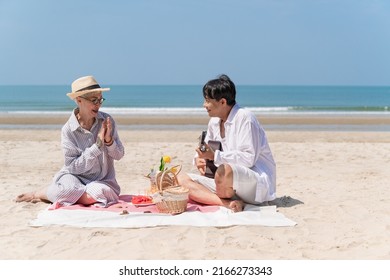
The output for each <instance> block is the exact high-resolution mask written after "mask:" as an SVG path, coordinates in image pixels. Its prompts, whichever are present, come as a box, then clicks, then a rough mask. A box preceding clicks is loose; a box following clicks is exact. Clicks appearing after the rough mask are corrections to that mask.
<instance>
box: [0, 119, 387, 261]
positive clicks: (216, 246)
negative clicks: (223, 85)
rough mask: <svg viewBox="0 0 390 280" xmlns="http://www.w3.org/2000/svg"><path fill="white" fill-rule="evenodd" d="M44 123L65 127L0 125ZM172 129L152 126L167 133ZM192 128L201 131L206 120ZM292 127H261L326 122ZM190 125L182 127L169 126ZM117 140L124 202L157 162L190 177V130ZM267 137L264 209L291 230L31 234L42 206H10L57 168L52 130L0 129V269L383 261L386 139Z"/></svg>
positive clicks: (339, 134)
mask: <svg viewBox="0 0 390 280" xmlns="http://www.w3.org/2000/svg"><path fill="white" fill-rule="evenodd" d="M114 117H115V116H114ZM48 119H51V120H52V122H53V124H58V123H62V122H63V121H64V120H66V119H67V117H65V118H63V117H59V118H57V119H55V118H54V119H53V118H45V119H43V120H42V119H41V118H36V117H35V118H25V117H23V116H22V117H20V118H10V117H4V116H2V118H0V123H1V124H17V123H19V124H38V125H39V124H40V123H41V124H42V123H48V122H47V121H48ZM115 119H117V121H118V123H119V124H123V125H125V124H129V123H130V124H134V123H136V122H139V123H145V122H147V121H146V120H145V119H142V118H135V119H132V121H127V122H126V121H125V118H123V119H122V120H121V118H119V117H118V118H115ZM174 119H175V118H164V121H162V120H161V118H156V119H150V122H151V123H153V124H159V123H160V124H161V123H168V124H172V123H174V122H175V121H172V120H174ZM275 119H277V121H275ZM54 120H55V121H54ZM191 120H192V121H191V122H194V123H195V124H204V123H205V120H206V119H204V118H199V119H196V120H194V119H191ZM300 120H301V121H299V120H295V122H294V120H292V119H291V118H288V117H283V116H279V117H278V118H276V117H269V118H267V119H266V120H265V121H264V123H266V124H289V123H290V122H291V123H298V124H299V123H300V122H302V123H305V124H313V125H318V124H319V123H320V124H321V122H323V120H324V119H321V118H318V119H317V118H314V117H312V118H310V117H305V118H303V117H302V118H301V119H300ZM327 120H328V122H331V121H333V123H334V124H342V123H345V122H346V123H348V124H368V125H373V126H375V125H381V124H389V123H390V121H389V119H388V118H387V117H382V118H367V117H364V116H356V117H350V119H349V120H348V119H345V118H340V117H338V118H337V117H329V118H328V119H327ZM330 120H331V121H330ZM189 121H190V119H183V118H182V119H181V120H180V121H176V122H177V123H174V124H181V123H188V122H189ZM272 121H273V122H272ZM49 123H50V122H49ZM327 124H329V123H327ZM119 133H120V138H121V140H122V142H123V144H124V146H125V151H126V155H125V157H124V158H123V159H122V160H121V161H118V162H117V163H116V171H117V179H118V182H119V183H120V185H121V186H122V193H123V194H131V193H137V192H139V191H140V190H142V189H145V188H147V186H148V181H147V180H146V179H145V178H144V175H145V173H146V172H147V170H149V168H150V166H151V165H153V164H154V163H155V162H156V161H158V160H159V157H160V156H161V155H162V154H168V155H171V156H173V157H175V158H174V161H175V162H176V163H178V164H182V166H183V171H191V170H192V166H191V159H192V156H193V154H194V148H195V145H196V143H197V137H198V135H199V131H198V130H194V129H183V130H180V129H178V130H174V131H173V130H165V129H153V130H147V129H143V130H134V129H124V130H121V131H120V132H119ZM267 134H268V139H269V143H270V146H271V149H272V151H273V154H274V157H275V160H276V163H277V174H278V176H277V197H278V198H277V199H276V200H275V201H274V202H272V203H273V204H276V205H277V209H278V211H279V212H281V213H283V214H284V215H285V216H286V217H288V218H290V219H292V220H294V221H296V222H297V225H296V226H294V227H261V226H232V227H227V228H218V227H207V228H198V227H188V226H166V227H154V228H141V229H106V228H73V227H66V226H50V227H38V228H33V227H30V226H29V221H30V220H32V219H34V218H36V217H37V214H38V212H39V211H41V210H43V209H45V208H46V207H47V204H44V203H38V204H31V203H15V202H14V201H13V199H14V198H15V197H16V196H17V195H18V194H20V193H22V192H27V191H32V190H36V189H38V188H41V187H43V186H46V185H47V184H48V183H49V182H50V181H51V179H52V176H53V175H54V174H55V173H56V172H57V171H58V170H59V169H60V168H61V167H62V164H63V156H62V151H61V149H60V130H59V129H48V128H45V127H42V128H41V129H29V128H28V127H27V128H24V129H12V128H7V129H4V128H3V129H1V130H0V135H1V137H0V153H1V162H0V168H1V175H0V182H1V188H0V200H1V203H0V216H1V219H0V236H1V239H0V259H3V260H46V259H52V260H124V259H138V260H142V259H145V260H150V259H183V260H188V259H201V260H204V259H207V260H213V259H220V260H223V259H241V260H244V259H248V260H259V259H269V260H289V259H297V260H307V259H309V260H324V259H325V260H329V259H335V260H345V259H348V260H357V259H363V260H377V259H390V235H389V232H390V188H389V182H390V175H389V170H390V159H389V156H388V155H389V154H390V132H385V131H342V130H337V131H322V130H321V129H318V130H315V131H313V130H270V131H267Z"/></svg>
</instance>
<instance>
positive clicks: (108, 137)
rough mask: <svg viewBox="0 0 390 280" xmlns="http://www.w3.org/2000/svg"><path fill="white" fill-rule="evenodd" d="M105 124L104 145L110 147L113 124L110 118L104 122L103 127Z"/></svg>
mask: <svg viewBox="0 0 390 280" xmlns="http://www.w3.org/2000/svg"><path fill="white" fill-rule="evenodd" d="M104 123H105V126H106V129H105V133H104V143H105V144H106V145H108V146H110V145H111V144H112V122H111V119H110V117H108V118H107V119H105V120H104V122H103V125H104Z"/></svg>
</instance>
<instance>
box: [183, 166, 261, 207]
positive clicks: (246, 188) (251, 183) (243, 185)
mask: <svg viewBox="0 0 390 280" xmlns="http://www.w3.org/2000/svg"><path fill="white" fill-rule="evenodd" d="M230 167H231V168H232V170H233V189H234V191H235V192H236V195H237V196H238V198H240V199H242V200H243V201H244V202H246V203H250V204H259V202H256V200H255V199H256V189H257V182H258V178H257V177H258V176H259V175H258V174H257V173H256V172H254V171H253V170H251V169H249V168H247V167H244V166H240V165H234V164H230ZM188 176H190V178H191V179H192V180H194V181H195V182H197V183H199V184H201V185H203V186H205V187H206V188H208V189H209V190H210V191H212V192H213V193H215V192H216V185H215V181H214V179H212V178H208V177H206V176H202V175H200V174H193V173H189V174H188Z"/></svg>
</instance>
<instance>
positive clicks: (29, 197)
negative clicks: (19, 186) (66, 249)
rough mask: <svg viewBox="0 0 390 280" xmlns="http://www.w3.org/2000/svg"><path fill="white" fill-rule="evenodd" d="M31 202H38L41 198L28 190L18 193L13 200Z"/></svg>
mask: <svg viewBox="0 0 390 280" xmlns="http://www.w3.org/2000/svg"><path fill="white" fill-rule="evenodd" d="M23 201H24V202H31V203H38V202H41V201H42V200H41V199H40V198H37V197H36V196H35V192H28V193H22V194H20V195H18V196H17V197H16V199H15V202H23Z"/></svg>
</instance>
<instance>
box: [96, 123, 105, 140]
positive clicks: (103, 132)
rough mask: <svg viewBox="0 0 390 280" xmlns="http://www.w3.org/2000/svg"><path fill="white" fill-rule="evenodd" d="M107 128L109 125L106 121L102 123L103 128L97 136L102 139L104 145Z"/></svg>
mask: <svg viewBox="0 0 390 280" xmlns="http://www.w3.org/2000/svg"><path fill="white" fill-rule="evenodd" d="M106 127H107V123H106V120H104V121H103V123H102V127H101V128H100V130H99V133H98V135H97V137H98V138H99V139H100V141H101V143H103V142H104V141H105V140H104V137H105V134H106Z"/></svg>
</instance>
